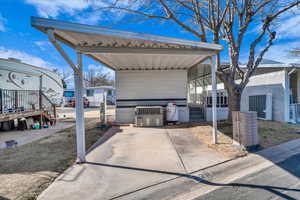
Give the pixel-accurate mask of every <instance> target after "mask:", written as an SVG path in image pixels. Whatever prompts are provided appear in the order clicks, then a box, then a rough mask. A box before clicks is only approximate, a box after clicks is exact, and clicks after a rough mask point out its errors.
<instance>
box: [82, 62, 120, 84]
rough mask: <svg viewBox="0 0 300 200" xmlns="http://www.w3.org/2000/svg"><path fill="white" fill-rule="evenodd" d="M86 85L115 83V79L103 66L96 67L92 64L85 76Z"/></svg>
mask: <svg viewBox="0 0 300 200" xmlns="http://www.w3.org/2000/svg"><path fill="white" fill-rule="evenodd" d="M84 80H85V82H86V85H87V86H89V87H95V86H102V85H113V84H114V81H113V79H112V77H111V74H110V73H109V72H105V71H103V69H102V68H99V67H98V68H96V67H95V66H93V65H91V66H90V67H89V70H88V72H87V73H86V75H85V78H84Z"/></svg>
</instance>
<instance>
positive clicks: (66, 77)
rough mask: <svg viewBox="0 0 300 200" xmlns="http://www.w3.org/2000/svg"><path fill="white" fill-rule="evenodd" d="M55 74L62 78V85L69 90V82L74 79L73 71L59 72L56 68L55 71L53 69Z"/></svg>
mask: <svg viewBox="0 0 300 200" xmlns="http://www.w3.org/2000/svg"><path fill="white" fill-rule="evenodd" d="M53 72H55V73H57V74H58V75H59V76H60V78H61V81H62V84H63V88H67V87H68V84H67V82H68V80H70V79H71V78H72V77H73V76H72V73H71V71H67V70H59V69H57V68H55V69H53Z"/></svg>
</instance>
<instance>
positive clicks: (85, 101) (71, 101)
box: [69, 97, 90, 108]
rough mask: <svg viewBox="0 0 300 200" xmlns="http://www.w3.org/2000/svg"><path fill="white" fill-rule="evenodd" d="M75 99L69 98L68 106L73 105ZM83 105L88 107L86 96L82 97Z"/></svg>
mask: <svg viewBox="0 0 300 200" xmlns="http://www.w3.org/2000/svg"><path fill="white" fill-rule="evenodd" d="M75 103H76V102H75V99H71V100H70V101H69V106H71V107H75ZM83 106H84V107H85V108H88V107H90V102H89V100H88V99H87V98H86V97H83Z"/></svg>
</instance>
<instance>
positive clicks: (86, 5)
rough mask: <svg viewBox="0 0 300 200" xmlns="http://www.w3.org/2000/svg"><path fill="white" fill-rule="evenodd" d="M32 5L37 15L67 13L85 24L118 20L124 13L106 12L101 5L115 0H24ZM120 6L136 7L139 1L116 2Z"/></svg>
mask: <svg viewBox="0 0 300 200" xmlns="http://www.w3.org/2000/svg"><path fill="white" fill-rule="evenodd" d="M25 2H26V3H28V4H30V5H33V6H34V7H35V8H36V10H37V12H38V15H39V16H41V17H46V18H58V17H59V16H60V15H68V16H69V17H73V18H74V19H75V20H76V21H78V22H80V23H86V24H97V22H98V21H99V20H100V19H101V20H108V17H107V16H109V20H118V19H122V18H123V17H124V13H121V12H120V11H118V10H111V11H109V14H108V13H106V11H105V10H104V9H101V8H103V7H107V6H109V5H111V3H112V2H115V0H72V1H70V0H26V1H25ZM118 5H119V6H121V7H128V6H130V7H132V8H138V7H139V5H140V3H139V1H136V0H122V1H119V2H118Z"/></svg>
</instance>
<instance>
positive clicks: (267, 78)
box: [241, 71, 285, 122]
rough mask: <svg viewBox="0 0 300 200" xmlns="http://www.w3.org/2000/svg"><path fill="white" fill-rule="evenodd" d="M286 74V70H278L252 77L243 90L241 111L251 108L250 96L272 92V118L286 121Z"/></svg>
mask: <svg viewBox="0 0 300 200" xmlns="http://www.w3.org/2000/svg"><path fill="white" fill-rule="evenodd" d="M284 76H285V72H284V71H277V72H272V73H266V74H261V75H257V76H253V77H251V78H250V81H249V83H248V84H247V86H246V88H245V89H244V91H243V95H242V99H241V111H248V110H249V96H251V95H266V94H272V120H275V121H281V122H284V121H285V118H284V113H285V105H284V104H285V101H284V83H285V78H284Z"/></svg>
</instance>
